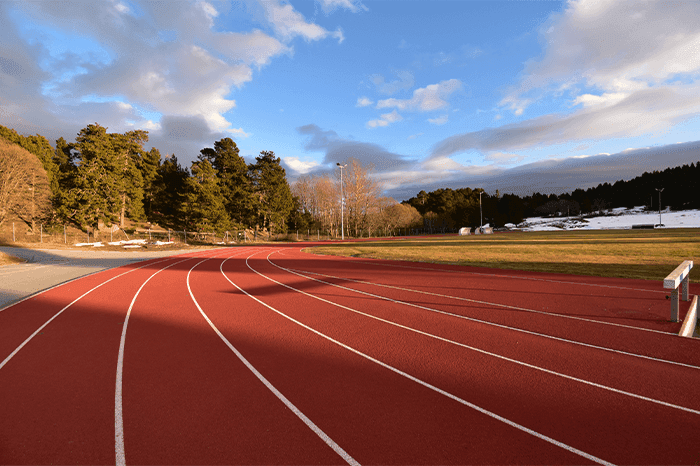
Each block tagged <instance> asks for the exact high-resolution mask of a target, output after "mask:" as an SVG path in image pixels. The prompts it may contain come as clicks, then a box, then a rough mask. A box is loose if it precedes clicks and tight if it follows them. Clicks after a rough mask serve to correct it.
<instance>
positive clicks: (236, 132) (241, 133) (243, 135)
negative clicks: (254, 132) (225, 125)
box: [226, 128, 250, 138]
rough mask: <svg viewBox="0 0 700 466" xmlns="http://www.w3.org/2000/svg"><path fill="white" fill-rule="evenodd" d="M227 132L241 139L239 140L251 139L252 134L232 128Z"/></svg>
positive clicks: (241, 129)
mask: <svg viewBox="0 0 700 466" xmlns="http://www.w3.org/2000/svg"><path fill="white" fill-rule="evenodd" d="M226 131H227V132H229V133H231V134H232V135H234V136H237V137H239V138H247V137H250V134H249V133H246V132H245V131H243V128H230V129H227V130H226Z"/></svg>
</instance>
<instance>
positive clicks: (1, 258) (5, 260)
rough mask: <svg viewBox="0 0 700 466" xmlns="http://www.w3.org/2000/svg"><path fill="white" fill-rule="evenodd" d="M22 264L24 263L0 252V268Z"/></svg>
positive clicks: (17, 258)
mask: <svg viewBox="0 0 700 466" xmlns="http://www.w3.org/2000/svg"><path fill="white" fill-rule="evenodd" d="M23 262H24V261H23V260H22V259H20V258H19V257H15V256H11V255H9V254H5V253H4V252H0V267H2V266H3V265H12V264H21V263H23Z"/></svg>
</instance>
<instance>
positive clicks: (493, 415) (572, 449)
mask: <svg viewBox="0 0 700 466" xmlns="http://www.w3.org/2000/svg"><path fill="white" fill-rule="evenodd" d="M254 254H256V253H254ZM254 254H253V255H254ZM250 257H252V255H251V256H249V258H250ZM227 260H228V259H227ZM224 262H226V261H224ZM246 265H247V266H248V268H249V269H250V270H252V271H253V272H255V273H257V274H258V275H261V276H263V277H265V276H264V275H262V274H260V273H259V272H257V271H256V270H254V269H253V268H251V267H250V265H249V264H248V259H246ZM221 267H222V268H221V273H222V274H223V275H224V277H225V278H226V280H228V282H229V283H231V285H233V286H235V287H236V288H238V289H239V290H240V291H242V292H243V293H245V294H246V295H248V296H249V297H250V298H252V299H254V300H255V301H257V302H259V303H260V304H262V305H263V306H265V307H267V308H268V309H270V310H272V311H273V312H276V313H277V314H279V315H281V316H282V317H284V318H286V319H288V320H290V321H291V322H294V323H295V324H297V325H299V326H300V327H303V328H305V329H307V330H309V331H310V332H312V333H315V334H316V335H318V336H320V337H322V338H325V339H326V340H328V341H330V342H332V343H334V344H336V345H338V346H340V347H341V348H345V349H346V350H348V351H351V352H353V353H355V354H357V355H358V356H361V357H363V358H365V359H367V360H369V361H372V362H373V363H375V364H378V365H380V366H382V367H384V368H385V369H388V370H390V371H392V372H394V373H396V374H399V375H401V376H403V377H406V378H407V379H409V380H412V381H413V382H416V383H418V384H420V385H422V386H424V387H426V388H429V389H430V390H433V391H435V392H437V393H439V394H441V395H444V396H446V397H448V398H450V399H452V400H454V401H456V402H458V403H460V404H463V405H464V406H467V407H469V408H471V409H474V410H476V411H478V412H480V413H482V414H485V415H486V416H489V417H491V418H493V419H496V420H498V421H501V422H503V423H505V424H507V425H509V426H511V427H514V428H516V429H518V430H520V431H522V432H525V433H527V434H530V435H532V436H534V437H537V438H539V439H541V440H544V441H545V442H548V443H551V444H552V445H556V446H558V447H560V448H563V449H564V450H567V451H569V452H571V453H574V454H577V455H579V456H582V457H584V458H587V459H589V460H591V461H594V462H596V463H598V464H603V465H610V466H612V465H613V463H609V462H607V461H605V460H602V459H600V458H598V457H596V456H593V455H591V454H589V453H586V452H585V451H582V450H579V449H577V448H575V447H572V446H570V445H567V444H565V443H563V442H560V441H558V440H555V439H553V438H551V437H548V436H546V435H544V434H541V433H539V432H536V431H534V430H532V429H529V428H527V427H525V426H523V425H520V424H518V423H516V422H513V421H511V420H510V419H506V418H504V417H503V416H499V415H498V414H496V413H493V412H491V411H488V410H487V409H484V408H482V407H480V406H477V405H475V404H473V403H470V402H468V401H466V400H464V399H462V398H459V397H458V396H456V395H453V394H451V393H449V392H446V391H445V390H442V389H440V388H438V387H436V386H434V385H431V384H429V383H428V382H425V381H423V380H421V379H418V378H416V377H414V376H412V375H410V374H408V373H406V372H403V371H401V370H400V369H397V368H395V367H394V366H390V365H389V364H386V363H384V362H382V361H379V360H377V359H374V358H373V357H371V356H369V355H367V354H365V353H363V352H361V351H358V350H356V349H355V348H352V347H350V346H348V345H345V344H344V343H341V342H339V341H337V340H334V339H333V338H331V337H329V336H328V335H326V334H324V333H321V332H319V331H318V330H315V329H313V328H311V327H309V326H308V325H305V324H303V323H301V322H299V321H298V320H296V319H294V318H292V317H290V316H288V315H287V314H284V313H283V312H281V311H278V310H277V309H275V308H274V307H272V306H270V305H269V304H266V303H264V302H262V301H260V300H259V299H258V298H256V297H255V296H252V295H251V294H249V293H248V292H246V291H245V290H244V289H242V288H241V287H239V286H238V285H236V284H235V283H233V282H232V281H231V280H230V279H229V278H228V277H227V276H226V274H225V273H224V271H223V263H222V264H221ZM265 278H267V277H265ZM267 279H268V280H270V279H269V278H267ZM272 281H274V280H272Z"/></svg>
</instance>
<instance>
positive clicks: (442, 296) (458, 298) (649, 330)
mask: <svg viewBox="0 0 700 466" xmlns="http://www.w3.org/2000/svg"><path fill="white" fill-rule="evenodd" d="M408 268H415V267H408ZM289 270H290V271H292V270H295V271H297V272H302V273H308V274H311V275H319V276H321V277H326V278H336V279H338V280H346V281H349V282H354V283H361V284H365V285H374V286H381V287H384V288H392V289H395V290H401V291H411V292H413V293H421V294H425V295H430V296H436V297H440V298H449V299H455V300H459V301H465V302H470V303H475V304H485V305H488V306H496V307H502V308H505V309H513V310H515V311H525V312H532V313H534V314H542V315H546V316H552V317H561V318H563V319H573V320H580V321H583V322H591V323H594V324H601V325H610V326H613V327H622V328H627V329H631V330H640V331H643V332H651V333H660V334H662V335H672V336H674V337H675V336H677V335H678V334H677V333H673V332H664V331H662V330H654V329H650V328H644V327H634V326H632V325H624V324H616V323H614V322H606V321H604V320H595V319H586V318H585V317H577V316H569V315H566V314H556V313H553V312H545V311H536V310H534V309H527V308H524V307H518V306H511V305H508V304H499V303H490V302H487V301H479V300H478V299H470V298H460V297H458V296H450V295H443V294H439V293H431V292H429V291H418V290H413V289H411V288H401V287H398V286H393V285H384V284H380V283H370V282H365V281H362V280H355V279H352V278H343V277H336V276H333V275H324V274H322V273H316V272H310V271H308V270H298V269H289ZM629 289H630V290H632V289H631V288H629ZM632 291H640V290H632Z"/></svg>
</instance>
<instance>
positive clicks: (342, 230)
mask: <svg viewBox="0 0 700 466" xmlns="http://www.w3.org/2000/svg"><path fill="white" fill-rule="evenodd" d="M336 165H338V166H339V167H340V237H341V240H342V241H345V198H344V197H343V168H345V167H347V166H348V164H347V163H346V164H345V165H341V164H340V162H337V163H336Z"/></svg>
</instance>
